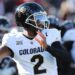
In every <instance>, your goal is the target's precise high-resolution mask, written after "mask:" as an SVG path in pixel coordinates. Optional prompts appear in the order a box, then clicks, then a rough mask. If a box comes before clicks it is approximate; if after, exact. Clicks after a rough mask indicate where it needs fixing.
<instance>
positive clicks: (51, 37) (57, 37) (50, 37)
mask: <svg viewBox="0 0 75 75" xmlns="http://www.w3.org/2000/svg"><path fill="white" fill-rule="evenodd" d="M45 33H46V34H47V36H46V41H47V44H49V45H51V44H52V43H53V42H55V41H61V32H60V31H59V30H57V29H55V28H52V29H47V30H45V31H44V34H45Z"/></svg>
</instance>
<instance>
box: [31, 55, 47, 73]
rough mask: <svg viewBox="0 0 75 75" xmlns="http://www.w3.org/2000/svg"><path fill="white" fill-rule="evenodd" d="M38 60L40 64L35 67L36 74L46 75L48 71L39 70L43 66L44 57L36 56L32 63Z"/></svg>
mask: <svg viewBox="0 0 75 75" xmlns="http://www.w3.org/2000/svg"><path fill="white" fill-rule="evenodd" d="M36 59H38V62H37V64H36V65H35V66H34V73H35V74H42V73H46V69H40V70H39V67H40V66H41V65H42V64H43V56H41V55H35V56H33V57H32V59H31V62H35V61H36Z"/></svg>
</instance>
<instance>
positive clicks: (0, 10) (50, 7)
mask: <svg viewBox="0 0 75 75" xmlns="http://www.w3.org/2000/svg"><path fill="white" fill-rule="evenodd" d="M24 2H37V3H39V4H41V5H42V6H43V7H44V9H45V10H46V12H47V13H48V15H54V16H55V17H58V18H59V20H60V21H59V27H56V28H59V29H60V27H61V29H60V30H61V33H62V38H63V39H62V43H63V45H67V44H66V42H65V43H64V42H63V41H65V40H64V39H65V38H66V40H68V39H67V37H70V36H72V35H73V38H70V39H71V40H70V39H69V40H68V41H67V42H68V45H67V46H68V47H67V49H68V51H69V53H70V54H71V56H72V59H73V62H72V63H71V64H68V63H67V64H65V63H62V62H59V60H58V63H59V64H58V71H59V75H75V54H74V53H75V43H74V40H75V39H74V35H75V34H74V33H73V32H75V30H73V32H72V31H71V32H70V35H69V36H67V33H69V31H68V32H67V33H66V34H64V33H65V32H66V31H67V30H70V29H74V28H75V8H74V4H75V0H0V18H2V17H3V18H6V19H7V20H8V22H9V24H8V23H7V22H6V23H7V24H8V25H9V26H8V25H7V26H5V28H3V26H2V25H1V23H2V22H1V21H0V43H1V39H2V37H3V34H4V33H6V32H9V31H10V30H11V28H13V27H16V23H15V16H14V15H15V9H16V7H17V6H18V5H20V4H22V3H24ZM68 21H69V22H68ZM64 25H65V28H64ZM54 27H55V26H54ZM1 33H2V34H1ZM72 33H73V34H72ZM64 35H65V36H64ZM66 36H67V37H66ZM72 39H73V40H72ZM69 42H72V43H69ZM73 43H74V44H73ZM69 45H70V46H71V45H72V47H73V49H72V48H69V47H70V46H69ZM71 49H72V50H73V52H72V50H71ZM64 59H65V58H64ZM66 60H67V59H66Z"/></svg>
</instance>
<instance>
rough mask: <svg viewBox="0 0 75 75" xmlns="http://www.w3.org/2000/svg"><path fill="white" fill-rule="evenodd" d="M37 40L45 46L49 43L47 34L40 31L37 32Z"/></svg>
mask: <svg viewBox="0 0 75 75" xmlns="http://www.w3.org/2000/svg"><path fill="white" fill-rule="evenodd" d="M35 40H36V41H37V42H38V43H39V44H40V45H41V46H42V47H43V48H45V49H46V48H47V43H46V36H45V35H44V34H42V33H41V32H40V31H38V32H37V36H36V37H35Z"/></svg>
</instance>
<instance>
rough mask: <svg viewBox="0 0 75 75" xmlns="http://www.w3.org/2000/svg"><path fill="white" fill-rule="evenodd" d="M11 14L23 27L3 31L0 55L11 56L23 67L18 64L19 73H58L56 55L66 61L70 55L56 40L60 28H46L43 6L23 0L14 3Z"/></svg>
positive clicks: (51, 74) (28, 74)
mask: <svg viewBox="0 0 75 75" xmlns="http://www.w3.org/2000/svg"><path fill="white" fill-rule="evenodd" d="M15 18H16V23H17V25H18V26H22V27H24V31H23V32H16V33H8V34H5V35H4V37H3V40H2V46H1V48H0V58H4V57H5V56H12V57H14V59H15V60H17V61H18V62H19V64H20V65H21V66H22V68H23V69H24V70H25V71H22V70H21V69H20V68H19V69H20V71H21V72H20V75H23V74H24V75H58V72H57V63H56V58H58V59H60V61H64V62H66V63H70V61H71V59H70V57H69V54H68V52H67V51H66V49H65V48H64V47H63V46H62V45H61V44H60V41H61V37H60V32H59V31H58V30H57V29H47V28H48V25H49V24H48V18H47V14H46V12H45V10H44V9H43V8H42V7H41V6H40V5H39V4H37V3H34V2H32V3H24V4H21V5H20V6H18V7H17V9H16V12H15ZM64 58H65V59H64Z"/></svg>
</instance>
